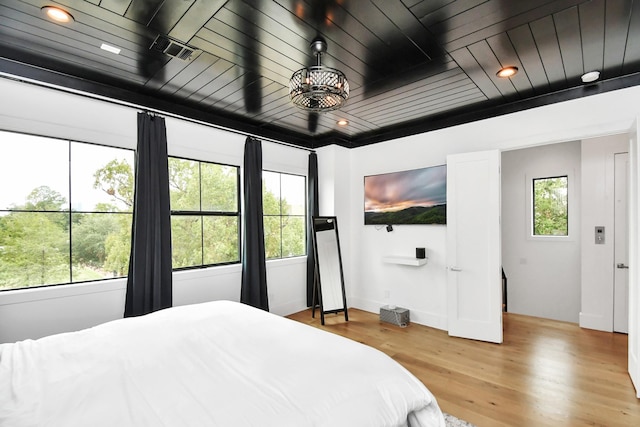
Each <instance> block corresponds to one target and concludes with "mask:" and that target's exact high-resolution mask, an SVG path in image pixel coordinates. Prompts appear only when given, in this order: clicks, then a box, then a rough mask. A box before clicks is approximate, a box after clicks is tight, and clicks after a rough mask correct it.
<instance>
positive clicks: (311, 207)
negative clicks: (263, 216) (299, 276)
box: [307, 151, 319, 307]
mask: <svg viewBox="0 0 640 427" xmlns="http://www.w3.org/2000/svg"><path fill="white" fill-rule="evenodd" d="M307 187H308V188H307V197H308V198H309V200H308V204H307V307H311V306H312V305H313V290H314V288H313V281H314V278H315V268H316V256H315V253H314V251H313V217H314V216H318V215H319V208H318V156H317V155H316V153H315V151H313V152H311V154H309V174H308V178H307ZM316 301H318V299H317V298H316Z"/></svg>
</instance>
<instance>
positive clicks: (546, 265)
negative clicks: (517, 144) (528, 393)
mask: <svg viewBox="0 0 640 427" xmlns="http://www.w3.org/2000/svg"><path fill="white" fill-rule="evenodd" d="M580 161H581V158H580V141H573V142H565V143H558V144H550V145H543V146H539V147H532V148H526V149H521V150H511V151H504V152H503V153H502V267H503V269H504V271H505V274H506V275H507V279H508V281H507V283H508V292H507V296H508V301H507V302H508V309H509V312H512V313H519V314H526V315H529V316H536V317H543V318H547V319H556V320H563V321H567V322H574V323H578V317H579V316H578V315H579V313H580V265H581V262H580V242H581V227H580V219H581V215H580V207H581V203H580V198H581V179H580V176H581V173H580V170H581V166H580ZM563 175H568V186H569V194H568V196H569V198H568V202H569V207H568V208H569V210H568V212H569V236H567V237H533V236H532V232H531V223H532V219H531V180H532V179H533V178H545V177H554V176H563Z"/></svg>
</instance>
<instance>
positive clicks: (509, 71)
mask: <svg viewBox="0 0 640 427" xmlns="http://www.w3.org/2000/svg"><path fill="white" fill-rule="evenodd" d="M517 72H518V67H513V66H510V67H503V68H500V71H498V72H497V73H496V76H498V77H511V76H515V75H516V73H517Z"/></svg>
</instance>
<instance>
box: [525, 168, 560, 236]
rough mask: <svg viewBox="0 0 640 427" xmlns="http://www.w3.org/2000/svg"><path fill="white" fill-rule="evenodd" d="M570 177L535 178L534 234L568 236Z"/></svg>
mask: <svg viewBox="0 0 640 427" xmlns="http://www.w3.org/2000/svg"><path fill="white" fill-rule="evenodd" d="M568 183H569V180H568V177H567V176H557V177H550V178H535V179H533V215H532V216H533V235H534V236H568V235H569V200H568V193H569V191H568V190H569V187H568Z"/></svg>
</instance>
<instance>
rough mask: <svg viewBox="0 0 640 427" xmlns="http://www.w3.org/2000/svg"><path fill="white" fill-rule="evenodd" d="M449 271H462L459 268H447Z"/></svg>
mask: <svg viewBox="0 0 640 427" xmlns="http://www.w3.org/2000/svg"><path fill="white" fill-rule="evenodd" d="M449 270H451V271H462V269H461V268H459V267H449Z"/></svg>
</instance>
